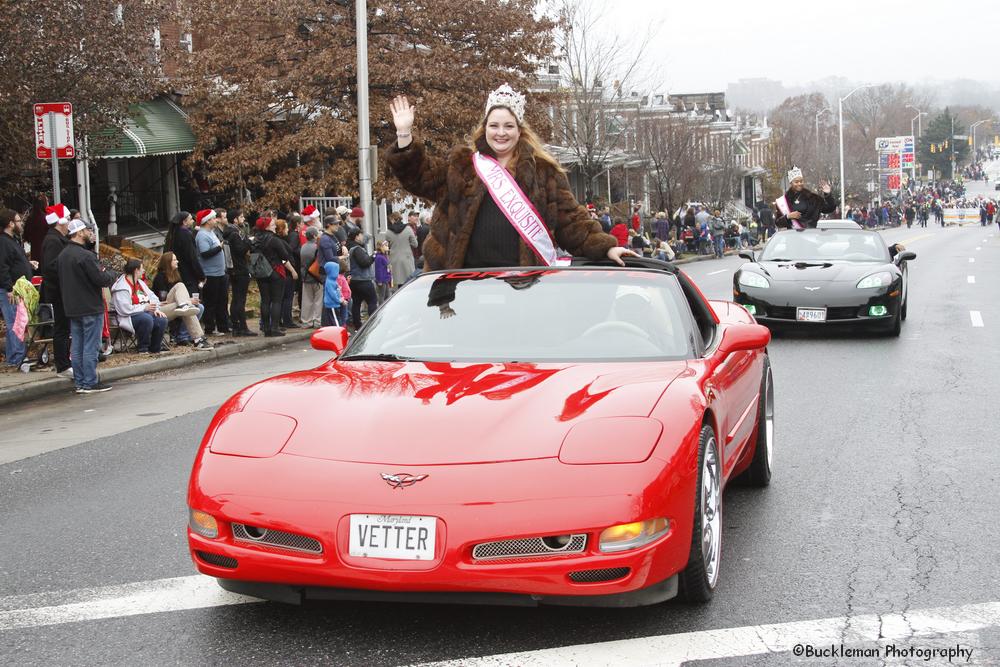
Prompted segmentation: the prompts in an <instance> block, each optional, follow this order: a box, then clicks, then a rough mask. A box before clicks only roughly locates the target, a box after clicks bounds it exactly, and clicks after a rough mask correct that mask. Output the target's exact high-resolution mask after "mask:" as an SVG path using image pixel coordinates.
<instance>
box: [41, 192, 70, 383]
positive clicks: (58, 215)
mask: <svg viewBox="0 0 1000 667" xmlns="http://www.w3.org/2000/svg"><path fill="white" fill-rule="evenodd" d="M59 206H61V204H57V205H56V206H51V207H49V208H50V210H51V212H49V213H46V216H45V219H46V221H47V222H48V223H49V231H48V233H47V234H46V235H45V240H44V241H43V242H42V302H43V303H50V304H52V320H53V326H52V353H53V356H54V358H55V365H56V373H57V374H58V375H60V376H61V377H66V378H72V377H73V369H72V368H71V367H70V361H69V320H68V319H67V318H66V311H65V310H64V309H63V302H62V296H61V295H60V293H59V267H58V264H57V263H56V262H57V260H58V259H59V253H61V252H62V251H63V248H65V247H66V244H67V243H69V239H68V238H67V237H66V232H67V230H68V229H69V222H70V221H69V218H68V217H66V216H65V207H63V208H62V209H61V210H60V209H59V208H58V207H59ZM71 215H72V212H71Z"/></svg>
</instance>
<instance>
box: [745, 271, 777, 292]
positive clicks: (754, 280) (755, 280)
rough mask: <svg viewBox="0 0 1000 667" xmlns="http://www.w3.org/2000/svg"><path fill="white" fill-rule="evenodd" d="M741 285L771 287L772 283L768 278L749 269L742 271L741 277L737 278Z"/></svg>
mask: <svg viewBox="0 0 1000 667" xmlns="http://www.w3.org/2000/svg"><path fill="white" fill-rule="evenodd" d="M737 280H738V282H739V284H740V285H743V286H744V287H765V288H766V287H770V286H771V284H770V283H769V282H767V278H765V277H764V276H762V275H760V274H757V273H751V272H749V271H740V277H739V278H738V279H737Z"/></svg>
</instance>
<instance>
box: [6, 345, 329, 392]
mask: <svg viewBox="0 0 1000 667" xmlns="http://www.w3.org/2000/svg"><path fill="white" fill-rule="evenodd" d="M312 334H313V329H307V330H306V331H294V332H293V331H288V332H286V333H285V335H284V336H283V337H282V338H257V339H255V340H250V341H246V342H241V343H233V344H231V345H223V346H222V347H217V348H215V349H214V350H210V351H206V352H192V353H191V354H185V355H182V356H178V357H164V358H163V359H150V360H149V361H140V362H138V363H134V364H128V365H126V366H116V367H114V368H108V369H107V370H99V376H100V379H101V381H102V382H116V381H118V380H125V379H128V378H133V377H139V376H142V375H151V374H153V373H162V372H163V371H170V370H174V369H175V368H182V367H184V366H191V365H193V364H204V363H210V362H216V361H221V360H223V359H227V358H229V357H235V356H239V355H241V354H252V353H254V352H261V351H263V350H267V349H269V348H273V347H278V346H280V345H284V344H286V343H297V342H299V341H303V340H309V337H310V336H312ZM72 386H73V383H72V382H71V381H68V380H66V379H65V378H60V377H52V378H49V379H46V380H39V381H38V382H26V383H24V384H20V385H17V386H14V387H4V388H2V389H0V405H12V404H14V403H21V402H24V401H30V400H33V399H36V398H42V397H44V396H51V395H52V394H60V393H68V390H69V389H71V388H72Z"/></svg>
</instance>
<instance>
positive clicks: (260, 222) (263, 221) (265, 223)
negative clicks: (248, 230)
mask: <svg viewBox="0 0 1000 667" xmlns="http://www.w3.org/2000/svg"><path fill="white" fill-rule="evenodd" d="M270 225H271V218H257V222H255V223H254V226H255V227H256V228H257V229H259V230H260V231H264V230H265V229H267V228H268V227H269V226H270Z"/></svg>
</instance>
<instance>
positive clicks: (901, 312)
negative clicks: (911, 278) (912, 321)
mask: <svg viewBox="0 0 1000 667" xmlns="http://www.w3.org/2000/svg"><path fill="white" fill-rule="evenodd" d="M909 287H910V285H909V283H908V282H907V279H906V268H905V267H904V268H903V303H902V304H901V305H900V306H899V318H900V319H902V320H905V319H906V304H908V303H909V302H910V295H909V294H908V291H909Z"/></svg>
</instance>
